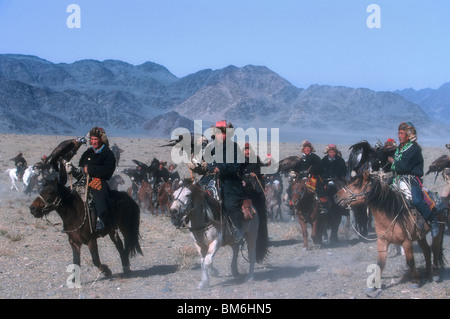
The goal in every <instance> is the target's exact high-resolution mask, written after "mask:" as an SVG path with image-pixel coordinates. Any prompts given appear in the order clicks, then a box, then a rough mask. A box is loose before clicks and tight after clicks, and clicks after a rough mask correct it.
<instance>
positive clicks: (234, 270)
mask: <svg viewBox="0 0 450 319" xmlns="http://www.w3.org/2000/svg"><path fill="white" fill-rule="evenodd" d="M247 244H248V243H247ZM231 249H232V250H233V257H232V258H231V275H232V276H233V277H234V278H237V277H239V270H238V266H237V260H238V255H239V244H233V245H231Z"/></svg>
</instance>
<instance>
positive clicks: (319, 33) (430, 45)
mask: <svg viewBox="0 0 450 319" xmlns="http://www.w3.org/2000/svg"><path fill="white" fill-rule="evenodd" d="M70 4H77V5H78V6H79V8H80V11H79V13H80V15H79V17H80V20H77V21H80V26H81V28H69V27H68V25H67V19H68V18H69V16H71V14H73V13H75V12H74V11H71V12H67V7H68V6H69V5H70ZM370 4H377V5H378V6H379V8H380V11H379V13H380V20H379V22H380V28H369V27H368V25H367V19H368V18H369V16H370V15H371V14H372V13H375V12H373V11H371V12H367V7H368V6H369V5H370ZM73 21H74V22H75V20H73ZM370 21H374V22H375V20H370ZM0 30H1V31H0V53H19V54H30V55H36V56H39V57H41V58H43V59H46V60H49V61H51V62H55V63H59V62H67V63H71V62H74V61H77V60H81V59H96V60H101V61H103V60H106V59H119V60H123V61H125V62H129V63H131V64H134V65H137V64H141V63H144V62H146V61H151V62H155V63H158V64H161V65H163V66H165V67H167V68H168V69H169V71H171V72H172V73H173V74H174V75H176V76H177V77H183V76H185V75H188V74H190V73H193V72H197V71H199V70H202V69H207V68H210V69H220V68H223V67H226V66H228V65H235V66H238V67H242V66H245V65H247V64H253V65H264V66H267V67H268V68H270V69H271V70H273V71H275V72H276V73H278V74H279V75H280V76H282V77H284V78H285V79H287V80H288V81H289V82H291V83H292V84H293V85H295V86H297V87H302V88H307V87H308V86H309V85H311V84H328V85H343V86H349V87H354V88H356V87H367V88H370V89H374V90H395V89H403V88H408V87H413V88H415V89H422V88H426V87H431V88H437V87H439V86H440V85H441V84H443V83H445V82H449V81H450V1H448V0H427V1H425V0H409V1H405V0H383V1H381V0H369V1H365V0H127V1H113V0H70V1H65V0H39V1H37V0H0Z"/></svg>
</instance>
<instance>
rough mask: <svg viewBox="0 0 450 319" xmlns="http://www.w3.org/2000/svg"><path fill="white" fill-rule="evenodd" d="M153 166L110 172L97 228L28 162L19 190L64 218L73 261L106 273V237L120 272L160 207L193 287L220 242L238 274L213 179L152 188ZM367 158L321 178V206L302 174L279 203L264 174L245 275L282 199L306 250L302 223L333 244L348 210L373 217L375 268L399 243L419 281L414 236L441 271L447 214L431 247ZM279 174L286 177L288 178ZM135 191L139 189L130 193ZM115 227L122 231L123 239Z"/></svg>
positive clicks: (358, 220) (249, 231) (63, 189)
mask: <svg viewBox="0 0 450 319" xmlns="http://www.w3.org/2000/svg"><path fill="white" fill-rule="evenodd" d="M354 150H356V147H355V148H354ZM359 158H361V157H359ZM349 162H350V161H349ZM373 163H375V161H374V162H373ZM373 163H369V164H373ZM158 164H159V161H158V160H157V159H153V161H152V162H151V163H150V164H149V165H148V166H147V170H148V172H147V173H148V176H149V180H147V179H144V180H142V181H140V182H139V183H138V185H136V186H137V187H136V188H134V189H133V187H129V188H128V189H127V190H119V188H120V187H121V186H122V185H124V184H125V180H124V179H123V177H122V176H121V175H120V174H117V175H114V176H113V177H112V178H111V180H110V181H109V184H110V188H111V189H112V192H113V195H114V201H115V205H114V211H113V212H112V214H111V215H112V216H111V223H109V225H108V227H107V229H106V230H105V232H104V233H103V234H96V233H95V232H93V231H92V229H93V225H92V223H93V221H94V220H95V215H94V214H95V213H94V212H92V211H91V210H90V209H88V208H87V206H86V200H85V198H83V197H82V194H79V193H77V192H73V191H70V190H69V188H68V187H67V186H66V185H62V184H61V183H58V181H57V180H55V181H54V182H52V183H46V184H45V183H42V182H41V183H36V185H35V186H33V187H32V188H31V189H30V187H29V183H30V180H31V179H32V178H33V176H38V175H39V174H38V173H39V172H37V171H36V170H35V168H34V167H33V166H30V167H29V168H27V170H26V173H25V174H24V177H23V184H24V189H28V191H29V192H31V191H33V190H34V191H35V192H37V193H38V194H39V195H38V196H37V197H36V198H35V199H34V200H33V201H32V203H31V205H30V212H31V213H32V215H33V216H35V217H36V218H40V217H42V216H44V215H46V214H49V213H50V212H51V211H56V212H57V213H58V214H59V216H60V217H61V218H62V219H63V221H64V226H65V232H66V233H67V235H68V237H69V242H70V244H71V246H72V249H73V263H74V264H77V265H79V263H80V257H79V256H80V249H81V246H82V245H83V244H85V245H87V246H88V247H89V250H90V252H91V255H92V260H93V262H94V264H95V265H96V266H97V267H98V268H99V269H100V270H101V271H102V272H103V273H104V274H105V275H107V276H108V275H111V271H110V270H109V268H108V267H107V266H106V265H103V264H101V262H100V260H99V257H98V248H97V242H96V240H97V238H98V237H100V236H102V237H103V236H105V235H109V237H110V238H111V240H112V241H113V242H114V244H115V246H116V248H117V250H118V251H119V254H120V258H121V261H122V266H123V269H124V272H128V271H129V269H130V262H129V258H130V257H131V256H133V255H135V254H137V253H142V251H141V249H140V245H139V221H140V214H141V212H148V213H150V214H152V215H155V216H157V215H158V214H159V211H158V209H159V210H160V214H165V215H167V216H169V217H170V218H171V220H172V223H173V224H174V225H175V226H177V227H187V228H189V230H190V231H191V237H192V239H193V241H194V243H195V246H196V248H197V250H198V252H199V254H200V256H201V263H202V267H201V269H202V280H201V282H200V283H199V285H198V287H199V288H204V287H206V286H208V283H209V275H210V274H215V273H216V270H215V268H214V267H213V257H214V255H215V254H216V252H217V250H218V249H219V248H220V247H221V246H223V245H230V246H231V247H232V248H233V258H232V264H231V271H232V274H233V275H234V276H237V275H238V272H237V263H236V262H237V255H238V254H237V252H238V249H239V244H238V243H235V242H234V241H233V240H232V236H231V228H230V227H229V225H228V222H227V221H228V219H227V218H226V216H225V217H224V215H223V214H221V213H220V212H221V208H220V207H221V205H220V198H217V193H218V192H217V185H214V178H209V179H208V181H207V182H203V183H201V182H199V181H194V182H192V181H191V182H189V181H186V180H185V181H179V180H174V181H172V180H169V181H166V182H164V183H161V184H159V185H156V186H155V185H153V184H152V179H151V177H152V174H153V173H154V170H156V169H157V167H158ZM367 164H368V163H362V162H358V163H352V164H351V166H350V167H349V169H350V170H351V171H354V172H356V174H355V175H354V176H351V177H350V178H348V179H346V180H345V181H344V180H333V181H325V182H326V183H328V182H332V183H329V184H328V185H332V186H333V187H329V188H328V191H329V192H330V194H327V198H328V200H327V201H326V203H325V204H324V202H323V200H321V198H319V197H318V196H317V195H316V193H315V192H314V190H313V189H312V188H311V187H310V186H309V185H308V179H307V178H301V176H296V178H294V179H292V180H289V183H290V184H291V191H292V193H291V194H292V195H291V198H290V199H288V200H287V201H285V202H284V203H283V200H282V191H283V189H282V188H281V183H282V182H283V181H282V180H273V178H272V179H271V178H270V176H268V178H267V180H265V190H264V193H265V197H266V208H267V219H265V218H261V216H259V215H258V214H257V215H256V216H255V217H254V218H250V219H249V220H247V221H246V222H245V223H244V225H245V226H244V230H245V238H246V245H247V249H248V258H249V263H250V266H249V272H248V276H247V278H248V279H252V278H253V272H254V265H255V263H257V262H261V261H262V260H264V258H265V257H266V256H267V247H268V245H269V243H268V236H267V221H269V220H270V221H280V220H282V219H283V217H282V211H283V209H282V208H283V205H286V206H285V207H289V211H290V214H292V215H293V216H296V217H297V218H298V221H299V223H300V226H301V230H302V237H303V249H304V250H307V249H310V245H309V234H308V228H309V227H308V224H309V225H310V231H311V239H312V242H313V244H314V245H318V246H320V245H321V244H322V241H323V240H324V239H328V230H330V231H331V232H330V236H329V240H330V243H336V242H338V230H339V227H340V225H341V219H342V217H343V216H347V219H348V220H350V212H351V213H352V217H354V222H355V230H356V231H357V233H358V234H359V235H360V236H361V237H362V238H365V236H367V234H368V231H369V227H370V225H371V223H372V221H373V222H374V224H375V232H376V235H377V246H378V260H377V264H378V265H379V266H380V268H381V270H382V269H383V268H384V266H385V262H386V256H387V251H388V248H389V245H390V244H395V245H401V246H402V247H403V249H404V251H405V257H406V260H407V264H408V265H409V267H410V269H411V272H412V281H413V283H415V284H418V282H419V277H418V276H419V275H418V272H417V269H416V268H415V264H414V255H413V251H412V243H413V242H414V241H417V242H418V243H419V246H420V247H421V249H422V251H423V254H424V257H425V261H426V269H427V273H428V274H430V276H432V279H433V280H438V279H439V271H440V269H442V267H444V264H445V257H444V255H443V247H442V243H443V236H444V231H445V223H446V222H447V221H448V218H447V216H446V215H444V214H443V213H444V212H439V213H440V214H439V220H440V222H441V227H440V233H439V236H438V237H436V238H433V239H432V244H431V248H430V246H429V245H428V243H427V240H426V233H427V232H428V231H429V227H428V226H427V227H426V229H425V232H423V231H420V229H419V228H418V227H417V224H418V218H420V216H419V215H420V214H417V212H416V211H415V210H414V209H413V208H412V207H410V205H408V204H407V203H405V200H404V197H402V195H401V194H400V193H398V192H396V191H394V190H391V189H390V188H389V187H388V185H387V184H386V183H385V182H384V181H383V180H384V179H385V174H386V172H385V171H383V169H378V170H373V168H372V165H367ZM349 165H350V163H349ZM368 167H369V169H368ZM383 167H384V166H383ZM8 174H9V176H10V177H11V180H12V186H11V188H12V189H16V190H18V187H17V184H16V182H17V176H16V174H15V172H13V170H10V171H8ZM126 175H128V176H129V177H130V180H131V183H134V179H133V178H132V173H130V170H128V172H127V173H126ZM35 179H36V178H35ZM284 179H285V182H286V179H287V177H285V178H284ZM36 180H38V179H36ZM70 182H71V183H72V181H70ZM211 183H212V184H211ZM44 186H45V187H44ZM214 188H215V189H214ZM136 189H137V191H134V190H136ZM214 194H216V196H214ZM324 208H326V209H325V210H324ZM447 209H448V208H447ZM69 212H71V213H69ZM94 229H95V227H94ZM118 230H120V233H121V234H122V236H123V242H122V240H121V238H120V237H119V233H118Z"/></svg>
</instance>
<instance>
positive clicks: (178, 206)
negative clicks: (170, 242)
mask: <svg viewBox="0 0 450 319" xmlns="http://www.w3.org/2000/svg"><path fill="white" fill-rule="evenodd" d="M173 198H174V200H173V202H172V205H170V209H169V214H170V218H171V219H172V224H173V225H174V226H175V227H177V228H178V227H181V226H183V225H184V224H186V223H187V220H186V218H187V213H188V212H189V210H190V207H191V206H192V192H191V190H190V189H189V188H188V187H186V186H184V185H183V186H181V187H179V188H178V189H177V190H176V191H175V192H174V193H173Z"/></svg>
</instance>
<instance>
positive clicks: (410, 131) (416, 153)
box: [388, 122, 439, 237]
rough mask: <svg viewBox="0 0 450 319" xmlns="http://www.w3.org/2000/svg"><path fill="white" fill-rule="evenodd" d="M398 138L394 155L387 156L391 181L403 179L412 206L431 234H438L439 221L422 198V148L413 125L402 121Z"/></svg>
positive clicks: (434, 235) (433, 235)
mask: <svg viewBox="0 0 450 319" xmlns="http://www.w3.org/2000/svg"><path fill="white" fill-rule="evenodd" d="M398 139H399V142H400V145H399V146H398V148H397V150H396V151H395V154H394V157H389V158H388V160H389V162H391V163H392V167H391V170H392V171H393V172H394V173H395V177H394V180H393V183H396V182H397V181H398V179H403V180H405V181H406V183H408V184H409V185H410V187H411V196H412V201H413V204H414V206H415V207H416V208H417V210H418V211H419V212H420V214H421V215H422V217H423V218H424V219H425V220H426V221H428V222H429V223H430V226H431V235H432V237H436V236H437V235H438V234H439V222H438V220H437V219H436V216H435V215H434V213H433V212H432V211H431V209H430V207H429V206H428V204H427V203H426V202H425V200H424V196H423V191H422V176H423V166H424V160H423V155H422V149H421V147H420V146H419V144H418V143H417V142H416V140H417V135H416V129H415V127H414V125H412V124H411V123H410V122H407V123H405V122H402V123H400V125H399V127H398Z"/></svg>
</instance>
